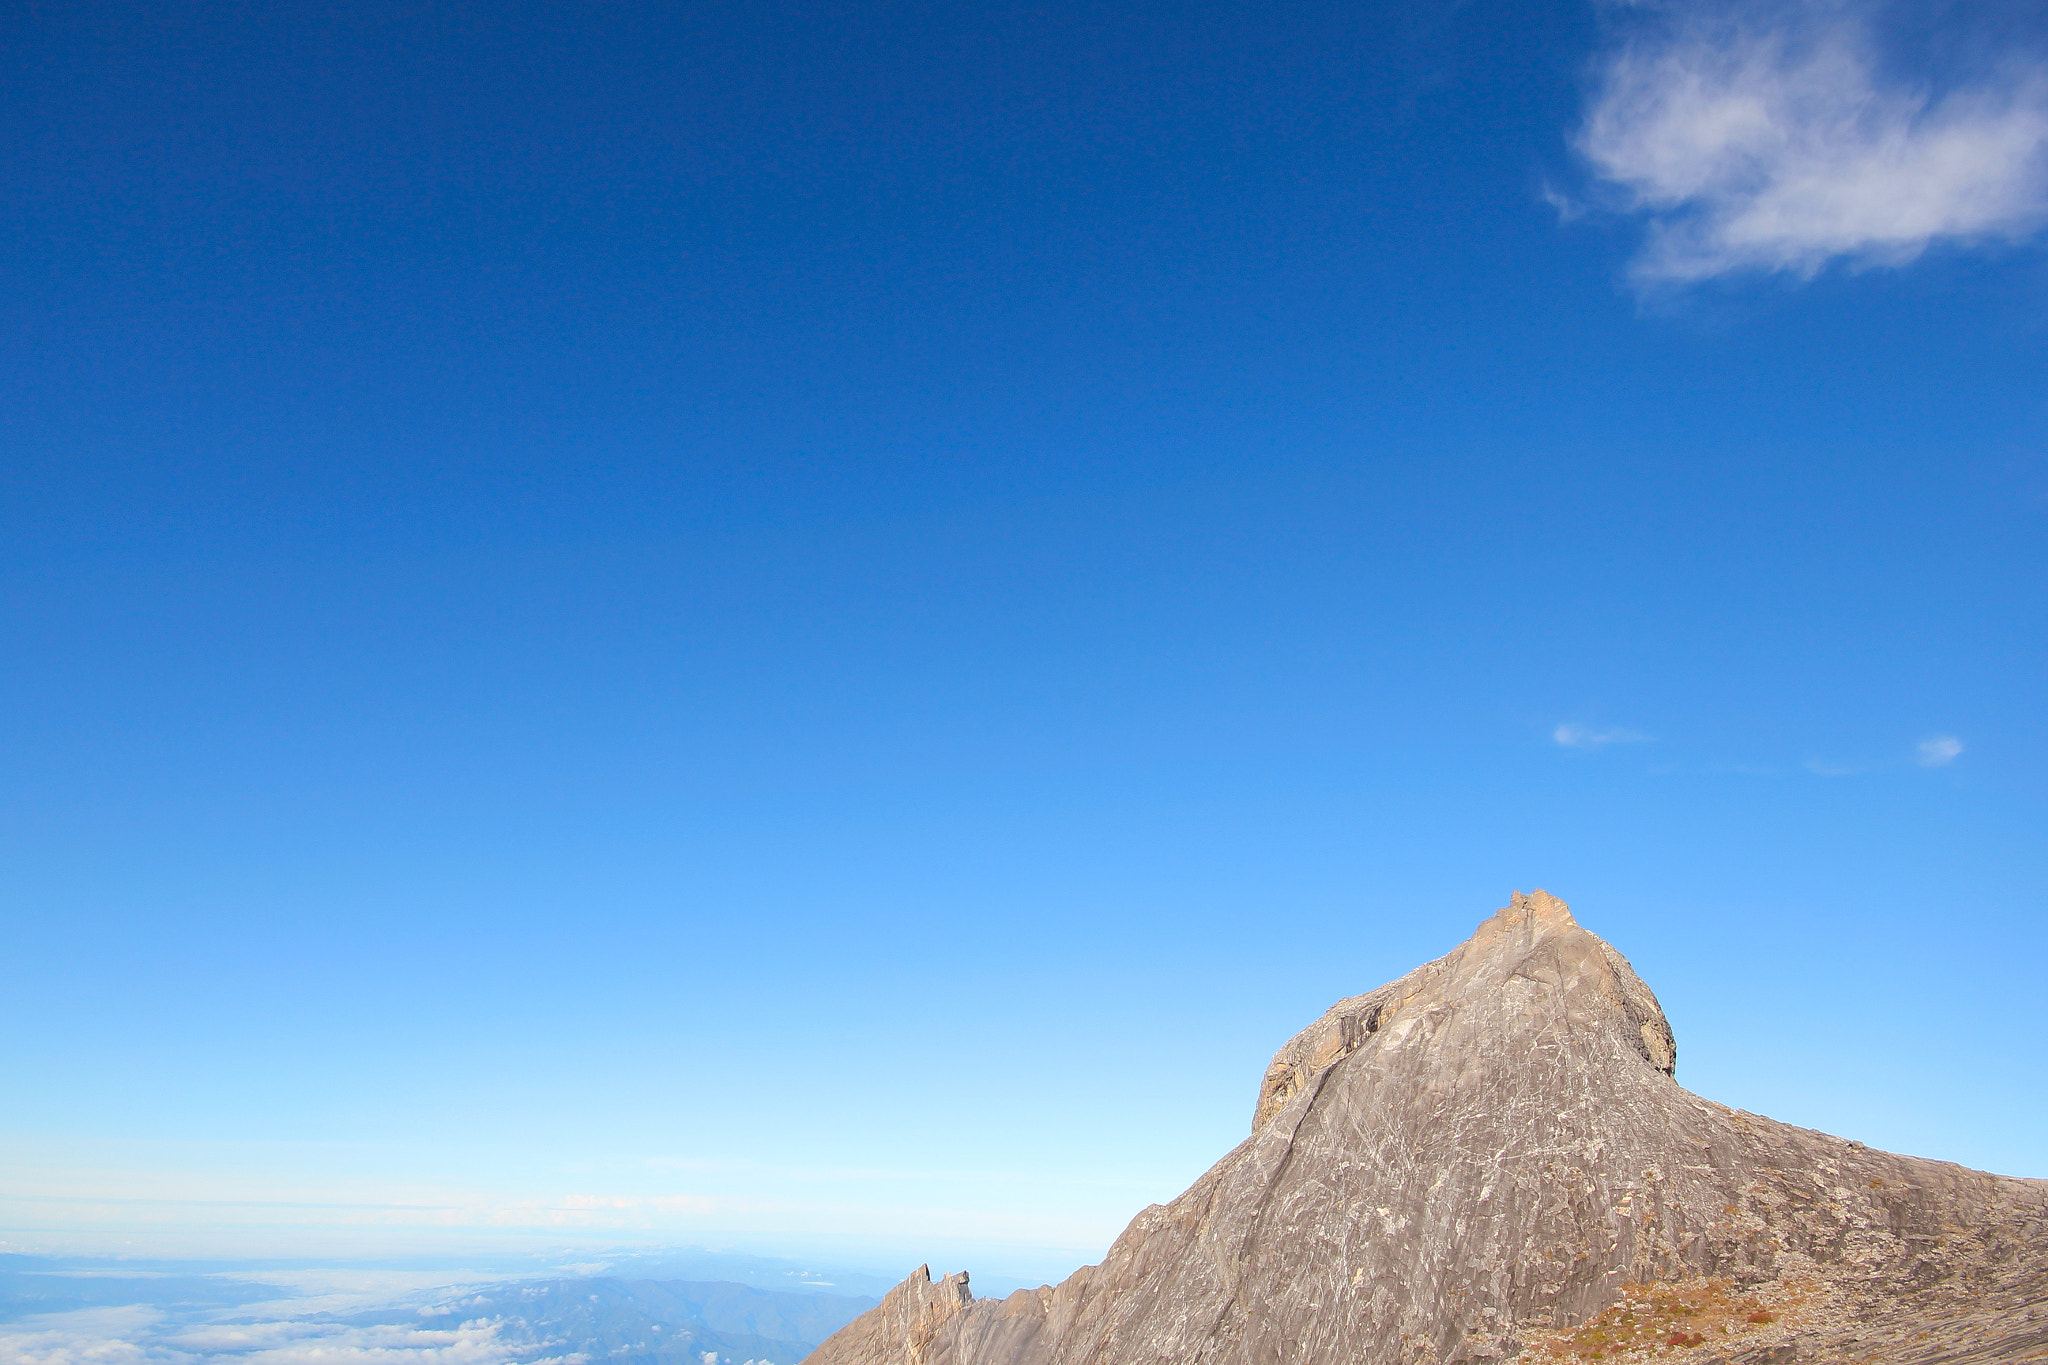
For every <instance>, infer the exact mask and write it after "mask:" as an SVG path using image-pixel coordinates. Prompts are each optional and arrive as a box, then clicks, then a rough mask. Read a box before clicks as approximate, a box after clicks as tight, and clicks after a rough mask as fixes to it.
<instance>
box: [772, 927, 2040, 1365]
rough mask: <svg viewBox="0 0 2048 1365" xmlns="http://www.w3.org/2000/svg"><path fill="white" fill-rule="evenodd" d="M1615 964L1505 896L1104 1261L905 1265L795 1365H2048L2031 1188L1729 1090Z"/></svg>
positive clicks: (1340, 1028) (1305, 1060)
mask: <svg viewBox="0 0 2048 1365" xmlns="http://www.w3.org/2000/svg"><path fill="white" fill-rule="evenodd" d="M1676 1053H1677V1047H1676V1044H1675V1041H1674V1040H1673V1038H1672V1034H1671V1028H1670V1025H1669V1024H1668V1023H1666V1022H1665V1019H1664V1013H1663V1011H1662V1009H1660V1008H1659V1007H1658V1004H1657V998H1656V996H1655V995H1654V994H1652V993H1651V991H1650V989H1649V987H1647V986H1646V985H1644V984H1643V982H1642V980H1641V979H1640V978H1638V977H1637V976H1636V974H1635V972H1634V971H1633V970H1632V969H1631V968H1630V967H1629V965H1628V962H1627V961H1626V960H1625V959H1624V958H1623V957H1622V956H1621V954H1619V953H1617V952H1616V951H1615V950H1614V949H1613V948H1611V947H1609V946H1608V945H1607V944H1606V943H1605V942H1603V941H1601V940H1600V939H1599V938H1597V937H1596V936H1594V935H1593V934H1591V933H1588V932H1587V931H1586V930H1584V929H1581V928H1580V927H1579V926H1578V924H1577V923H1576V922H1574V920H1573V919H1572V916H1571V912H1570V911H1569V910H1568V909H1567V908H1566V907H1565V904H1564V902H1562V901H1560V900H1558V899H1557V898H1556V897H1554V896H1550V895H1548V894H1546V893H1544V892H1541V891H1537V892H1534V893H1532V894H1530V895H1526V896H1524V895H1521V894H1519V893H1518V894H1517V895H1516V896H1515V897H1514V901H1513V903H1512V904H1510V905H1509V906H1508V907H1507V908H1506V909H1504V910H1501V911H1500V912H1499V913H1497V914H1495V915H1494V916H1493V917H1492V918H1490V919H1488V920H1487V921H1486V922H1485V923H1483V924H1481V925H1480V926H1479V929H1478V931H1477V932H1476V933H1474V934H1473V936H1472V937H1471V938H1470V939H1468V940H1467V941H1466V942H1465V943H1463V944H1462V945H1460V946H1459V947H1458V948H1457V949H1456V950H1454V951H1453V952H1451V953H1450V954H1449V955H1447V956H1445V957H1442V958H1439V959H1437V960H1436V961H1435V962H1431V963H1428V964H1427V965H1425V966H1422V967H1418V968H1417V969H1416V970H1414V971H1412V972H1410V973H1408V975H1406V976H1404V977H1402V978H1400V979H1399V980H1398V981H1393V982H1390V983H1389V984H1387V985H1385V986H1382V987H1380V988H1379V989H1378V990H1375V991H1372V992H1370V993H1368V994H1365V995H1361V996H1357V997H1354V998H1352V999H1349V1000H1344V1001H1341V1002H1339V1003H1338V1004H1337V1005H1335V1006H1334V1007H1332V1008H1331V1009H1330V1011H1329V1012H1328V1013H1326V1014H1325V1015H1324V1016H1323V1017H1322V1018H1321V1019H1318V1020H1317V1021H1316V1022H1315V1023H1314V1024H1312V1025H1310V1026H1309V1027H1308V1028H1307V1029H1306V1030H1304V1031H1303V1032H1302V1033H1301V1034H1299V1035H1298V1036H1297V1037H1295V1038H1294V1039H1293V1040H1292V1041H1290V1042H1289V1043H1288V1044H1287V1045H1286V1046H1285V1047H1283V1048H1281V1049H1280V1052H1279V1054H1278V1055H1277V1056H1275V1057H1274V1059H1273V1064H1272V1066H1271V1067H1270V1068H1269V1069H1268V1070H1267V1072H1266V1076H1265V1079H1264V1081H1263V1083H1262V1084H1261V1086H1260V1089H1259V1096H1258V1102H1257V1106H1256V1109H1255V1112H1254V1116H1253V1126H1252V1133H1251V1136H1250V1137H1248V1138H1247V1139H1246V1140H1245V1141H1244V1142H1243V1143H1241V1144H1239V1146H1238V1147H1237V1148H1236V1149H1235V1150H1234V1151H1232V1152H1231V1153H1230V1154H1229V1155H1227V1156H1225V1157H1224V1158H1223V1159H1222V1160H1221V1161H1219V1162H1217V1163H1216V1165H1215V1166H1214V1167H1213V1168H1211V1169H1210V1170H1209V1172H1208V1173H1207V1174H1206V1175H1204V1176H1203V1177H1202V1178H1201V1179H1200V1180H1198V1181H1196V1182H1195V1184H1194V1186H1193V1188H1191V1189H1189V1190H1188V1191H1187V1193H1185V1194H1183V1195H1181V1196H1180V1197H1179V1198H1178V1199H1176V1200H1174V1201H1173V1202H1172V1203H1170V1204H1166V1205H1163V1206H1161V1205H1154V1206H1153V1207H1151V1208H1148V1209H1146V1210H1144V1211H1143V1212H1142V1213H1140V1214H1139V1215H1138V1216H1137V1217H1136V1218H1135V1219H1133V1220H1132V1222H1131V1225H1130V1227H1129V1228H1127V1229H1126V1230H1125V1231H1124V1234H1123V1235H1122V1236H1121V1237H1119V1238H1118V1239H1117V1241H1116V1244H1115V1245H1114V1246H1113V1247H1111V1248H1110V1251H1109V1254H1108V1255H1107V1256H1106V1257H1104V1258H1103V1261H1102V1264H1101V1265H1098V1266H1089V1267H1085V1268H1083V1269H1082V1270H1079V1271H1077V1272H1075V1274H1074V1275H1073V1276H1071V1277H1070V1278H1069V1279H1067V1280H1066V1281H1065V1282H1063V1283H1061V1284H1059V1285H1056V1286H1051V1287H1048V1288H1041V1289H1038V1290H1035V1291H1031V1290H1020V1291H1018V1292H1017V1293H1015V1294H1012V1295H1011V1296H1010V1297H1009V1298H1007V1299H1003V1300H994V1299H975V1298H973V1296H972V1294H971V1293H970V1292H969V1290H968V1286H967V1277H966V1275H964V1274H961V1275H956V1276H948V1277H947V1278H945V1279H944V1280H942V1281H939V1282H938V1283H933V1282H932V1281H931V1279H930V1276H929V1274H928V1273H927V1272H926V1271H925V1270H923V1269H920V1270H919V1271H918V1272H917V1273H915V1274H913V1275H912V1276H911V1277H910V1279H909V1280H907V1281H905V1282H904V1283H903V1284H902V1285H901V1286H899V1287H898V1288H897V1289H895V1290H894V1291H892V1292H891V1293H890V1294H889V1295H888V1297H887V1298H886V1299H885V1300H884V1301H883V1302H882V1304H881V1305H880V1306H879V1307H877V1308H875V1309H873V1310H871V1311H870V1312H868V1313H866V1314H864V1315H863V1316H862V1317H860V1318H858V1319H856V1320H855V1321H854V1322H853V1323H851V1324H850V1325H848V1326H847V1327H845V1328H844V1329H842V1330H841V1331H840V1332H838V1333H837V1334H836V1335H834V1336H833V1337H831V1338H830V1339H829V1340H827V1341H826V1342H825V1343H824V1344H823V1345H822V1346H820V1347H819V1348H818V1349H817V1350H816V1351H815V1352H813V1353H812V1355H811V1356H810V1358H809V1361H808V1362H807V1365H1151V1362H1167V1361H1172V1362H1215V1363H1216V1365H1379V1363H1380V1362H1385V1363H1386V1365H1454V1363H1455V1362H1465V1361H1485V1362H1495V1361H1500V1362H1504V1361H1507V1360H1510V1359H1519V1360H1521V1361H1523V1362H1526V1363H1527V1365H1538V1362H1546V1361H1557V1362H1561V1363H1568V1362H1573V1361H1591V1360H1601V1361H1604V1362H1615V1361H1626V1360H1651V1359H1658V1360H1674V1361H1676V1360H1686V1361H1695V1362H1698V1365H1712V1363H1713V1362H1716V1361H1728V1362H1735V1363H1737V1365H1780V1363H1781V1362H1786V1361H1792V1360H1813V1361H1836V1360H1839V1361H1845V1362H1846V1361H1852V1360H1853V1361H1868V1362H1874V1363H1876V1365H1886V1363H1889V1362H1897V1363H1898V1365H1907V1363H1908V1362H1912V1363H1913V1365H1933V1363H1934V1362H1939V1361H2007V1360H2012V1361H2017V1360H2034V1359H2042V1360H2048V1182H2043V1181H2037V1180H2020V1179H2014V1178H2010V1177H2004V1176H1995V1175H1986V1174H1984V1173H1982V1172H1979V1171H1972V1170H1968V1169H1965V1168H1964V1167H1961V1166H1955V1165H1950V1164H1948V1163H1945V1162H1938V1161H1924V1160H1920V1159H1918V1158H1914V1157H1903V1156H1894V1155H1891V1154H1890V1153H1886V1152H1878V1151H1872V1150H1870V1149H1869V1148H1866V1147H1864V1146H1862V1145H1861V1144H1860V1143H1855V1142H1848V1141H1844V1140H1843V1139H1841V1138H1835V1137H1830V1136H1828V1135H1826V1134H1824V1133H1817V1132H1812V1131H1809V1130H1807V1129H1803V1128H1793V1127H1790V1126H1789V1125H1786V1124H1782V1123H1776V1122H1773V1121H1772V1120H1770V1119H1766V1118H1762V1117H1759V1116H1758V1115H1755V1114H1747V1113H1742V1112H1740V1111H1737V1110H1732V1109H1728V1108H1725V1107H1723V1106H1721V1105H1718V1104H1714V1103H1712V1102H1710V1101H1707V1100H1703V1099H1701V1098H1700V1097H1699V1096H1697V1095H1694V1094H1692V1093H1690V1092H1689V1091H1687V1090H1685V1089H1684V1088H1683V1087H1681V1086H1680V1085H1679V1084H1678V1083H1677V1081H1676V1080H1674V1079H1673V1071H1674V1068H1675V1063H1676Z"/></svg>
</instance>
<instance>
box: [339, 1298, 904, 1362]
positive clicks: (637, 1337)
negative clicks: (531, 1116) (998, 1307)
mask: <svg viewBox="0 0 2048 1365" xmlns="http://www.w3.org/2000/svg"><path fill="white" fill-rule="evenodd" d="M875 1303H876V1300H874V1299H871V1298H855V1297H852V1296H849V1295H841V1294H823V1293H816V1292H796V1293H790V1292H784V1291H778V1290H767V1289H755V1288H753V1287H752V1286H750V1285H744V1284H731V1283H726V1282H720V1281H698V1280H627V1279H614V1278H608V1277H607V1278H592V1279H568V1280H540V1281H527V1282H525V1283H516V1284H500V1285H492V1286H490V1287H489V1288H486V1289H481V1290H477V1291H474V1292H465V1293H462V1294H458V1295H454V1296H451V1297H449V1298H447V1299H443V1300H441V1301H439V1302H435V1303H429V1304H426V1305H424V1306H421V1307H418V1308H395V1309H379V1310H375V1311H372V1312H366V1313H353V1314H347V1315H343V1316H339V1317H336V1318H335V1319H334V1320H335V1321H339V1322H346V1323H348V1324H350V1325H353V1326H365V1327H367V1326H376V1325H382V1324H391V1325H401V1324H403V1325H407V1326H420V1325H422V1324H423V1323H424V1324H431V1325H435V1326H439V1325H443V1324H449V1325H452V1324H454V1323H457V1322H471V1321H476V1320H479V1319H481V1320H486V1321H491V1322H495V1323H496V1324H497V1325H498V1334H497V1339H498V1340H499V1341H500V1342H511V1343H515V1344H516V1346H517V1347H519V1348H520V1349H516V1350H515V1353H514V1355H513V1357H512V1359H513V1361H515V1362H522V1361H539V1360H544V1359H552V1358H558V1357H581V1358H582V1362H583V1365H744V1363H745V1362H748V1361H756V1362H765V1363H766V1365H797V1362H798V1361H800V1360H802V1359H803V1358H804V1357H805V1356H806V1355H808V1354H810V1351H811V1348H812V1347H814V1346H816V1345H817V1344H818V1343H819V1342H821V1341H823V1340H824V1339H825V1338H826V1337H828V1336H830V1335H832V1333H834V1332H836V1331H838V1330H839V1329H840V1328H841V1327H844V1326H845V1325H846V1324H847V1323H849V1322H851V1321H853V1319H854V1318H856V1317H858V1316H859V1315H860V1314H862V1313H863V1312H866V1311H867V1310H868V1309H869V1308H872V1307H874V1305H875ZM714 1357H715V1360H714V1359H713V1358H714Z"/></svg>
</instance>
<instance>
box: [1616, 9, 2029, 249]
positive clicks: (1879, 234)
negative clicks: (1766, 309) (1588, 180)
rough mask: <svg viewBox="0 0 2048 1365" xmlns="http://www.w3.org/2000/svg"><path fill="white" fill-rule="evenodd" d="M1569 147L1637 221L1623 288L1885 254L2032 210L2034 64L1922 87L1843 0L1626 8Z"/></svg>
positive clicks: (1992, 235)
mask: <svg viewBox="0 0 2048 1365" xmlns="http://www.w3.org/2000/svg"><path fill="white" fill-rule="evenodd" d="M1625 14H1626V15H1627V16H1628V17H1630V18H1631V19H1634V20H1637V21H1639V23H1640V26H1639V29H1638V31H1637V32H1636V33H1635V35H1634V36H1633V37H1631V38H1628V39H1627V40H1625V41H1622V42H1619V43H1618V44H1617V45H1616V46H1615V47H1613V48H1612V49H1611V50H1610V51H1609V52H1608V53H1607V55H1606V56H1605V58H1604V59H1603V61H1602V63H1601V68H1600V73H1599V78H1598V82H1597V85H1596V88H1595V91H1594V94H1593V98H1592V101H1591V104H1590V106H1589V107H1588V110H1587V113H1586V118H1585V122H1584V124H1583V126H1582V127H1581V128H1580V130H1579V134H1578V137H1577V139H1576V145H1577V148H1578V150H1579V152H1580V153H1581V154H1582V155H1583V156H1584V157H1585V158H1586V160H1587V161H1588V163H1590V165H1591V167H1592V169H1593V170H1594V172H1595V173H1596V174H1597V175H1598V176H1599V178H1600V179H1601V180H1602V181H1604V182H1605V187H1606V189H1607V190H1608V191H1609V192H1610V194H1612V195H1613V196H1615V197H1616V198H1618V200H1619V202H1620V204H1621V205H1622V207H1624V208H1625V209H1627V210H1628V211H1630V212H1637V213H1641V214H1644V215H1646V216H1647V218H1648V220H1649V239H1648V241H1647V243H1646V244H1645V246H1644V248H1643V250H1642V252H1641V254H1640V255H1639V256H1638V257H1637V259H1636V261H1635V263H1634V265H1633V267H1632V272H1631V273H1632V274H1633V276H1634V278H1635V279H1636V281H1637V282H1638V283H1639V284H1643V285H1658V284H1665V285H1669V284H1684V283H1688V282H1692V281H1698V280H1704V279H1708V278H1710V277H1713V276H1717V275H1724V274H1728V273H1730V272H1734V271H1740V270H1765V271H1785V272H1790V273H1792V274H1795V275H1799V276H1802V277H1804V276H1811V275H1812V274H1813V273H1814V272H1816V271H1818V270H1819V269H1821V268H1822V267H1823V266H1825V265H1827V264H1828V263H1830V262H1831V261H1837V260H1840V261H1845V262H1848V263H1850V264H1853V265H1898V264H1903V263H1905V262H1907V261H1910V260H1912V259H1913V258H1914V257H1916V256H1918V255H1919V254H1920V253H1921V252H1923V251H1925V250H1926V249H1927V248H1928V247H1929V246H1930V245H1932V244H1934V243H1937V242H1954V243H1972V242H1983V241H1988V240H1994V239H2004V240H2017V239H2020V238H2023V237H2025V236H2027V235H2028V234H2030V233H2032V232H2033V231H2034V230H2035V229H2036V228H2038V227H2040V226H2041V225H2042V224H2043V223H2044V222H2048V64H2044V63H2043V62H2042V61H2041V60H2040V59H2038V58H2031V59H2030V58H2026V57H2022V56H2019V55H2015V54H2010V53H2009V54H2008V55H2007V56H2006V57H2005V58H2004V59H2003V61H2004V65H2003V66H2001V67H1999V68H1998V69H1995V70H1993V69H1981V70H1979V71H1977V72H1976V73H1975V74H1974V76H1973V77H1972V78H1971V79H1969V80H1966V81H1963V82H1951V83H1950V84H1949V85H1948V87H1947V88H1946V89H1941V90H1936V89H1932V88H1930V87H1928V86H1927V85H1925V84H1922V83H1918V82H1915V81H1913V80H1910V79H1908V78H1905V77H1902V76H1896V75H1890V74H1887V73H1886V71H1885V69H1884V67H1883V64H1882V63H1881V61H1880V58H1879V53H1878V51H1877V49H1876V43H1875V40H1874V38H1873V37H1872V27H1871V25H1870V23H1869V22H1868V21H1867V20H1866V18H1865V17H1864V16H1863V15H1861V14H1860V13H1859V12H1858V11H1857V10H1856V9H1854V8H1851V7H1848V6H1844V5H1829V4H1823V3H1811V2H1809V3H1804V4H1802V3H1797V2H1796V0H1794V2H1791V3H1788V2H1787V0H1775V2H1767V3H1761V4H1758V3H1729V0H1707V2H1706V3H1693V4H1686V5H1682V6H1681V5H1672V4H1668V3H1664V4H1659V3H1652V4H1648V5H1635V6H1629V7H1628V9H1627V10H1626V11H1625Z"/></svg>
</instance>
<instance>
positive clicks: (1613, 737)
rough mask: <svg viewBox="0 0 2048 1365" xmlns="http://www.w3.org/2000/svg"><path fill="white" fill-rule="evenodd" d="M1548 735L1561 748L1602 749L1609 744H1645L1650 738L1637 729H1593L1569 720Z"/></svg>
mask: <svg viewBox="0 0 2048 1365" xmlns="http://www.w3.org/2000/svg"><path fill="white" fill-rule="evenodd" d="M1550 737H1551V738H1552V739H1553V740H1555V741H1557V744H1558V747H1559V748H1563V749H1604V748H1606V747H1607V746H1608V745H1610V744H1647V743H1648V742H1649V739H1650V737H1649V736H1648V735H1646V734H1643V733H1642V732H1640V731H1637V730H1625V729H1614V730H1595V729H1594V728H1593V727H1592V726H1590V725H1574V724H1572V723H1571V722H1569V721H1567V722H1566V723H1565V724H1563V725H1560V726H1558V727H1557V728H1556V729H1554V730H1552V731H1551V732H1550Z"/></svg>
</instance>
